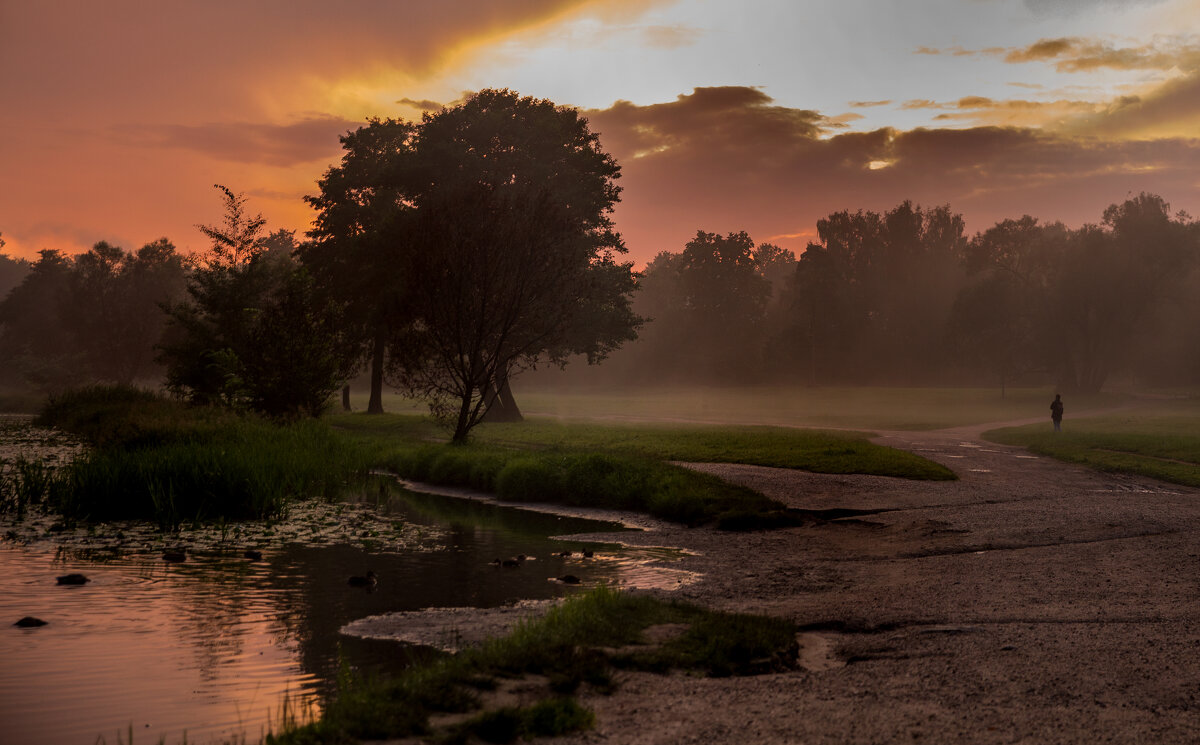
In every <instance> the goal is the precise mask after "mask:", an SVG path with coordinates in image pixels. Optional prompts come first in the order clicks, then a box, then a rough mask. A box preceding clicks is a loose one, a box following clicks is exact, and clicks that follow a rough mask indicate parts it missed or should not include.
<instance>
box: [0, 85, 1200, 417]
mask: <svg viewBox="0 0 1200 745" xmlns="http://www.w3.org/2000/svg"><path fill="white" fill-rule="evenodd" d="M341 143H342V146H343V157H342V159H341V162H340V163H338V164H336V165H334V166H332V167H330V168H329V169H328V170H327V171H326V172H325V174H324V175H323V176H322V177H321V179H320V180H319V181H318V182H317V184H316V187H317V193H316V194H314V195H312V196H309V197H306V201H307V202H308V203H309V204H310V205H311V206H312V207H313V208H314V210H315V211H316V219H315V221H314V225H313V228H312V230H311V231H309V233H308V235H307V236H306V237H305V239H304V240H297V239H296V236H295V234H294V233H293V232H291V231H286V230H276V231H274V232H268V230H267V226H266V221H265V220H264V219H263V218H262V216H261V215H257V214H253V213H252V212H251V211H250V209H249V205H248V201H247V199H246V197H245V196H244V195H242V194H238V193H235V192H233V191H232V190H230V189H228V188H226V187H224V186H219V185H218V186H217V189H218V191H219V194H220V198H221V200H222V203H223V206H224V216H223V221H222V222H221V223H220V224H218V225H200V226H197V227H199V229H200V230H201V231H202V233H203V234H204V235H205V236H206V237H207V238H208V239H209V241H210V244H211V246H210V248H209V249H208V251H206V252H203V253H201V254H199V255H195V256H183V255H181V254H180V253H179V252H178V251H177V250H176V249H175V247H174V246H173V245H172V244H171V243H170V242H169V241H167V240H166V239H160V240H158V241H155V242H153V243H150V244H147V245H145V246H143V247H142V248H140V249H138V250H136V251H125V250H123V249H121V248H119V247H116V246H112V245H110V244H108V243H105V242H101V243H97V244H96V245H95V246H94V247H93V248H92V249H91V250H90V251H88V252H86V253H84V254H81V255H79V256H73V257H72V256H66V255H63V254H61V253H59V252H56V251H43V252H41V253H40V254H39V258H38V259H37V260H36V261H34V262H32V263H26V262H20V261H15V260H12V259H9V258H8V257H5V256H4V255H3V254H2V253H0V297H3V300H0V359H4V360H5V364H4V365H3V366H2V367H0V383H4V382H7V383H9V384H12V383H15V382H22V383H25V384H32V385H34V386H37V387H39V388H40V389H42V390H58V389H61V388H63V387H66V386H69V385H74V384H78V383H81V382H86V381H93V380H94V381H111V382H133V381H146V380H152V379H161V380H163V381H164V382H165V384H166V386H167V387H168V388H169V389H170V390H171V391H173V392H174V393H176V394H177V395H179V396H181V397H185V398H187V399H189V400H191V401H194V402H196V403H203V404H217V405H222V406H230V407H235V408H247V409H254V410H257V411H261V412H264V413H267V414H269V415H272V416H278V417H291V416H299V415H305V414H312V415H315V414H317V413H319V412H320V411H321V410H322V409H323V408H324V407H325V406H326V404H327V402H328V401H329V399H330V397H331V395H332V394H333V392H334V391H336V390H337V388H338V387H340V386H341V385H342V384H343V383H344V382H345V381H346V380H347V379H349V378H350V377H352V376H354V375H356V374H358V373H359V372H360V371H364V370H365V371H366V372H367V374H368V380H369V386H370V394H371V395H370V404H369V409H370V410H371V411H381V410H382V391H383V387H384V385H385V383H386V384H390V385H391V386H394V387H397V388H399V389H401V390H403V391H406V392H408V393H409V394H411V395H413V396H415V397H420V398H422V399H424V400H427V401H429V402H430V404H431V408H432V410H433V413H434V414H435V415H436V416H438V417H439V418H441V419H442V420H443V421H445V422H446V424H447V426H448V427H449V428H450V429H451V430H452V431H453V433H454V435H453V436H454V439H455V440H462V439H464V438H465V437H466V436H467V433H468V432H469V431H470V429H471V428H472V427H474V426H475V425H476V424H478V423H479V422H481V421H484V420H485V419H517V418H520V410H519V407H518V406H517V404H516V401H515V399H514V397H513V394H512V388H511V385H510V381H511V379H512V378H513V377H514V376H515V375H518V374H520V373H521V372H523V371H525V370H528V369H531V368H535V367H538V366H546V365H548V366H552V367H563V366H565V365H567V364H568V362H571V361H574V360H578V361H580V362H587V363H597V362H600V361H602V360H605V359H606V358H608V359H609V363H608V364H606V365H605V366H604V370H603V371H601V373H600V376H601V377H602V379H605V380H608V381H611V382H616V383H621V384H635V383H649V382H654V383H662V382H690V383H717V384H737V383H763V382H785V383H793V384H794V383H803V384H812V385H828V384H880V383H893V384H895V383H900V384H929V383H936V384H948V383H951V384H964V383H969V384H991V383H996V384H999V385H1001V386H1006V385H1009V384H1013V383H1017V382H1037V383H1045V382H1053V383H1055V384H1057V385H1059V386H1060V387H1061V388H1062V390H1064V391H1076V390H1078V391H1097V390H1099V389H1100V388H1101V387H1102V386H1103V385H1104V384H1105V382H1106V381H1108V380H1109V379H1110V377H1111V376H1112V375H1113V374H1115V373H1129V374H1134V375H1137V376H1139V378H1140V379H1141V380H1143V381H1145V382H1148V383H1155V384H1176V383H1184V384H1190V383H1195V382H1196V381H1197V380H1198V379H1200V345H1197V343H1196V342H1197V341H1200V339H1198V338H1197V335H1198V331H1200V293H1197V292H1195V290H1196V288H1197V283H1198V282H1200V275H1198V272H1200V263H1198V262H1197V254H1198V248H1200V224H1198V223H1196V222H1194V221H1192V219H1191V218H1190V217H1189V216H1188V215H1186V214H1183V213H1172V212H1171V210H1170V207H1169V205H1168V204H1167V203H1166V202H1165V201H1164V200H1163V199H1162V198H1160V197H1158V196H1154V195H1149V194H1142V195H1139V196H1137V197H1132V198H1130V199H1127V200H1126V201H1124V202H1123V203H1120V204H1113V205H1111V206H1109V207H1108V208H1107V209H1106V210H1104V211H1103V213H1102V215H1101V219H1100V221H1099V222H1098V223H1096V224H1092V225H1085V226H1083V227H1081V228H1078V229H1069V228H1067V227H1065V226H1064V225H1062V224H1061V223H1053V222H1052V223H1042V222H1039V221H1038V220H1036V219H1034V218H1032V217H1028V216H1026V217H1023V218H1020V219H1010V220H1003V221H1001V222H999V223H997V224H996V225H994V226H993V227H991V228H988V229H987V230H984V231H982V232H980V233H978V234H976V235H974V236H970V237H969V236H967V234H966V230H965V223H964V221H963V218H962V216H961V215H959V214H956V213H954V212H953V211H952V210H951V208H950V207H949V206H939V207H934V208H922V207H920V206H917V205H914V204H912V203H911V202H907V201H906V202H903V203H901V204H899V205H897V206H896V207H895V208H893V209H891V210H888V211H887V212H884V213H876V212H871V211H863V210H859V211H856V212H851V211H848V210H847V211H842V212H836V213H833V214H831V215H829V216H827V217H826V218H824V219H822V220H820V221H818V223H817V226H816V227H817V232H816V236H817V237H816V240H814V241H813V242H811V243H809V244H808V246H807V248H806V250H804V251H803V253H802V254H801V255H800V256H799V257H797V256H796V255H795V254H794V253H792V252H791V251H788V250H785V249H782V248H780V247H778V246H775V245H772V244H770V243H762V244H756V243H755V242H754V240H753V239H752V238H751V237H750V236H749V235H748V234H747V233H745V232H737V233H729V234H727V235H719V234H716V233H708V232H704V231H698V232H697V233H696V236H695V238H693V239H692V240H690V241H688V243H687V244H686V245H684V246H683V247H682V249H681V250H680V251H679V252H677V253H676V252H671V251H663V252H661V253H659V254H658V255H657V256H656V257H655V258H654V259H653V260H652V261H651V262H650V263H649V264H648V265H647V266H646V267H645V269H644V270H643V271H641V272H636V271H634V269H633V265H632V263H631V262H628V261H626V260H624V258H623V257H624V254H625V252H626V249H625V245H624V243H623V241H622V239H621V236H620V234H619V233H618V232H617V231H616V229H615V226H614V224H613V221H612V211H613V208H614V206H615V205H616V203H617V201H618V199H619V196H620V187H619V186H618V185H617V180H618V179H619V177H620V167H619V165H618V164H617V163H616V161H615V160H614V159H613V158H612V157H611V156H610V155H608V154H607V153H605V152H604V151H603V150H602V149H601V147H600V145H599V140H598V136H597V135H596V134H595V133H593V132H591V131H590V129H589V128H588V124H587V121H586V120H585V119H583V118H581V117H580V116H579V113H578V112H577V111H576V110H574V109H571V108H567V107H560V106H557V105H555V104H553V103H552V102H550V101H546V100H538V99H533V98H522V97H520V96H518V95H517V94H515V93H512V92H511V91H507V90H502V91H497V90H484V91H480V92H479V93H476V94H474V95H472V96H470V97H468V98H467V99H466V100H465V101H464V102H463V103H461V104H458V105H456V106H453V107H448V108H445V109H442V110H441V111H439V112H434V113H429V114H426V115H425V116H424V117H423V118H422V120H421V121H420V122H407V121H403V120H395V119H371V120H368V122H367V123H366V124H365V125H364V126H362V127H359V128H358V129H357V130H355V131H353V132H349V133H347V134H346V135H345V136H343V137H342V138H341ZM0 241H2V238H0ZM0 247H2V243H0Z"/></svg>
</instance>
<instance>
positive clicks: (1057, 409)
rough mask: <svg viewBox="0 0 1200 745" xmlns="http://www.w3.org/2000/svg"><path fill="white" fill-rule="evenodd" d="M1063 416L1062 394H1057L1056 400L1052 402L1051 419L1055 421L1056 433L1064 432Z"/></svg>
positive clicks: (1055, 395)
mask: <svg viewBox="0 0 1200 745" xmlns="http://www.w3.org/2000/svg"><path fill="white" fill-rule="evenodd" d="M1062 415H1063V402H1062V394H1059V393H1055V394H1054V400H1053V401H1051V402H1050V419H1052V420H1053V421H1054V431H1055V432H1062Z"/></svg>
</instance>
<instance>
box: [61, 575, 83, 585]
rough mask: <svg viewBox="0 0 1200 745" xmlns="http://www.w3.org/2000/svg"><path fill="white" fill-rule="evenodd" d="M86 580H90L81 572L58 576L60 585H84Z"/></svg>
mask: <svg viewBox="0 0 1200 745" xmlns="http://www.w3.org/2000/svg"><path fill="white" fill-rule="evenodd" d="M88 582H91V580H90V579H88V578H87V577H85V576H84V575H82V574H64V575H63V576H61V577H59V578H58V584H60V585H86V584H87V583H88Z"/></svg>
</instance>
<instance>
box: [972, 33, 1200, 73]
mask: <svg viewBox="0 0 1200 745" xmlns="http://www.w3.org/2000/svg"><path fill="white" fill-rule="evenodd" d="M985 51H987V50H985ZM989 53H993V54H996V55H998V56H1001V57H1003V58H1004V61H1006V62H1014V63H1022V62H1052V63H1053V64H1054V67H1055V69H1056V70H1058V71H1059V72H1090V71H1093V70H1100V69H1111V70H1170V69H1172V68H1181V69H1196V68H1198V67H1200V45H1197V43H1196V40H1195V39H1194V38H1193V37H1177V38H1174V39H1159V40H1156V41H1155V42H1154V43H1153V44H1146V45H1143V46H1139V47H1118V46H1114V45H1113V44H1112V43H1111V42H1108V41H1102V40H1097V39H1083V38H1079V37H1062V38H1058V39H1042V40H1040V41H1037V42H1035V43H1033V44H1030V45H1029V46H1027V47H1016V48H1009V49H998V50H993V51H990V52H989Z"/></svg>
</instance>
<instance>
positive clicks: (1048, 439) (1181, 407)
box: [984, 399, 1200, 487]
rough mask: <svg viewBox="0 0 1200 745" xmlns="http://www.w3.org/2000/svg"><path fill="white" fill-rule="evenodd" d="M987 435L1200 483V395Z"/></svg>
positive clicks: (1073, 458) (1110, 467)
mask: <svg viewBox="0 0 1200 745" xmlns="http://www.w3.org/2000/svg"><path fill="white" fill-rule="evenodd" d="M984 438H985V439H988V440H991V441H993V442H999V443H1002V444H1005V445H1018V446H1021V447H1025V448H1028V449H1029V450H1031V451H1032V452H1035V453H1038V454H1040V455H1046V456H1049V457H1052V458H1057V459H1059V460H1064V461H1068V462H1071V463H1080V464H1083V465H1086V466H1089V467H1091V468H1096V469H1099V470H1102V471H1109V472H1113V473H1128V474H1135V475H1139V476H1148V477H1150V478H1155V479H1160V480H1162V481H1167V482H1170V483H1175V484H1183V485H1186V486H1197V487H1200V400H1197V399H1179V400H1176V401H1172V402H1170V403H1169V404H1165V403H1164V404H1153V403H1152V404H1150V405H1147V406H1143V407H1140V408H1138V409H1133V410H1128V411H1122V412H1120V413H1117V414H1111V415H1106V416H1098V417H1088V418H1070V417H1069V416H1068V418H1067V419H1065V420H1064V422H1063V431H1062V432H1059V433H1055V432H1054V431H1053V430H1052V429H1051V425H1050V422H1049V421H1047V422H1046V423H1045V424H1039V425H1030V426H1027V427H1009V428H1004V429H995V430H991V431H989V432H985V433H984Z"/></svg>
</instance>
